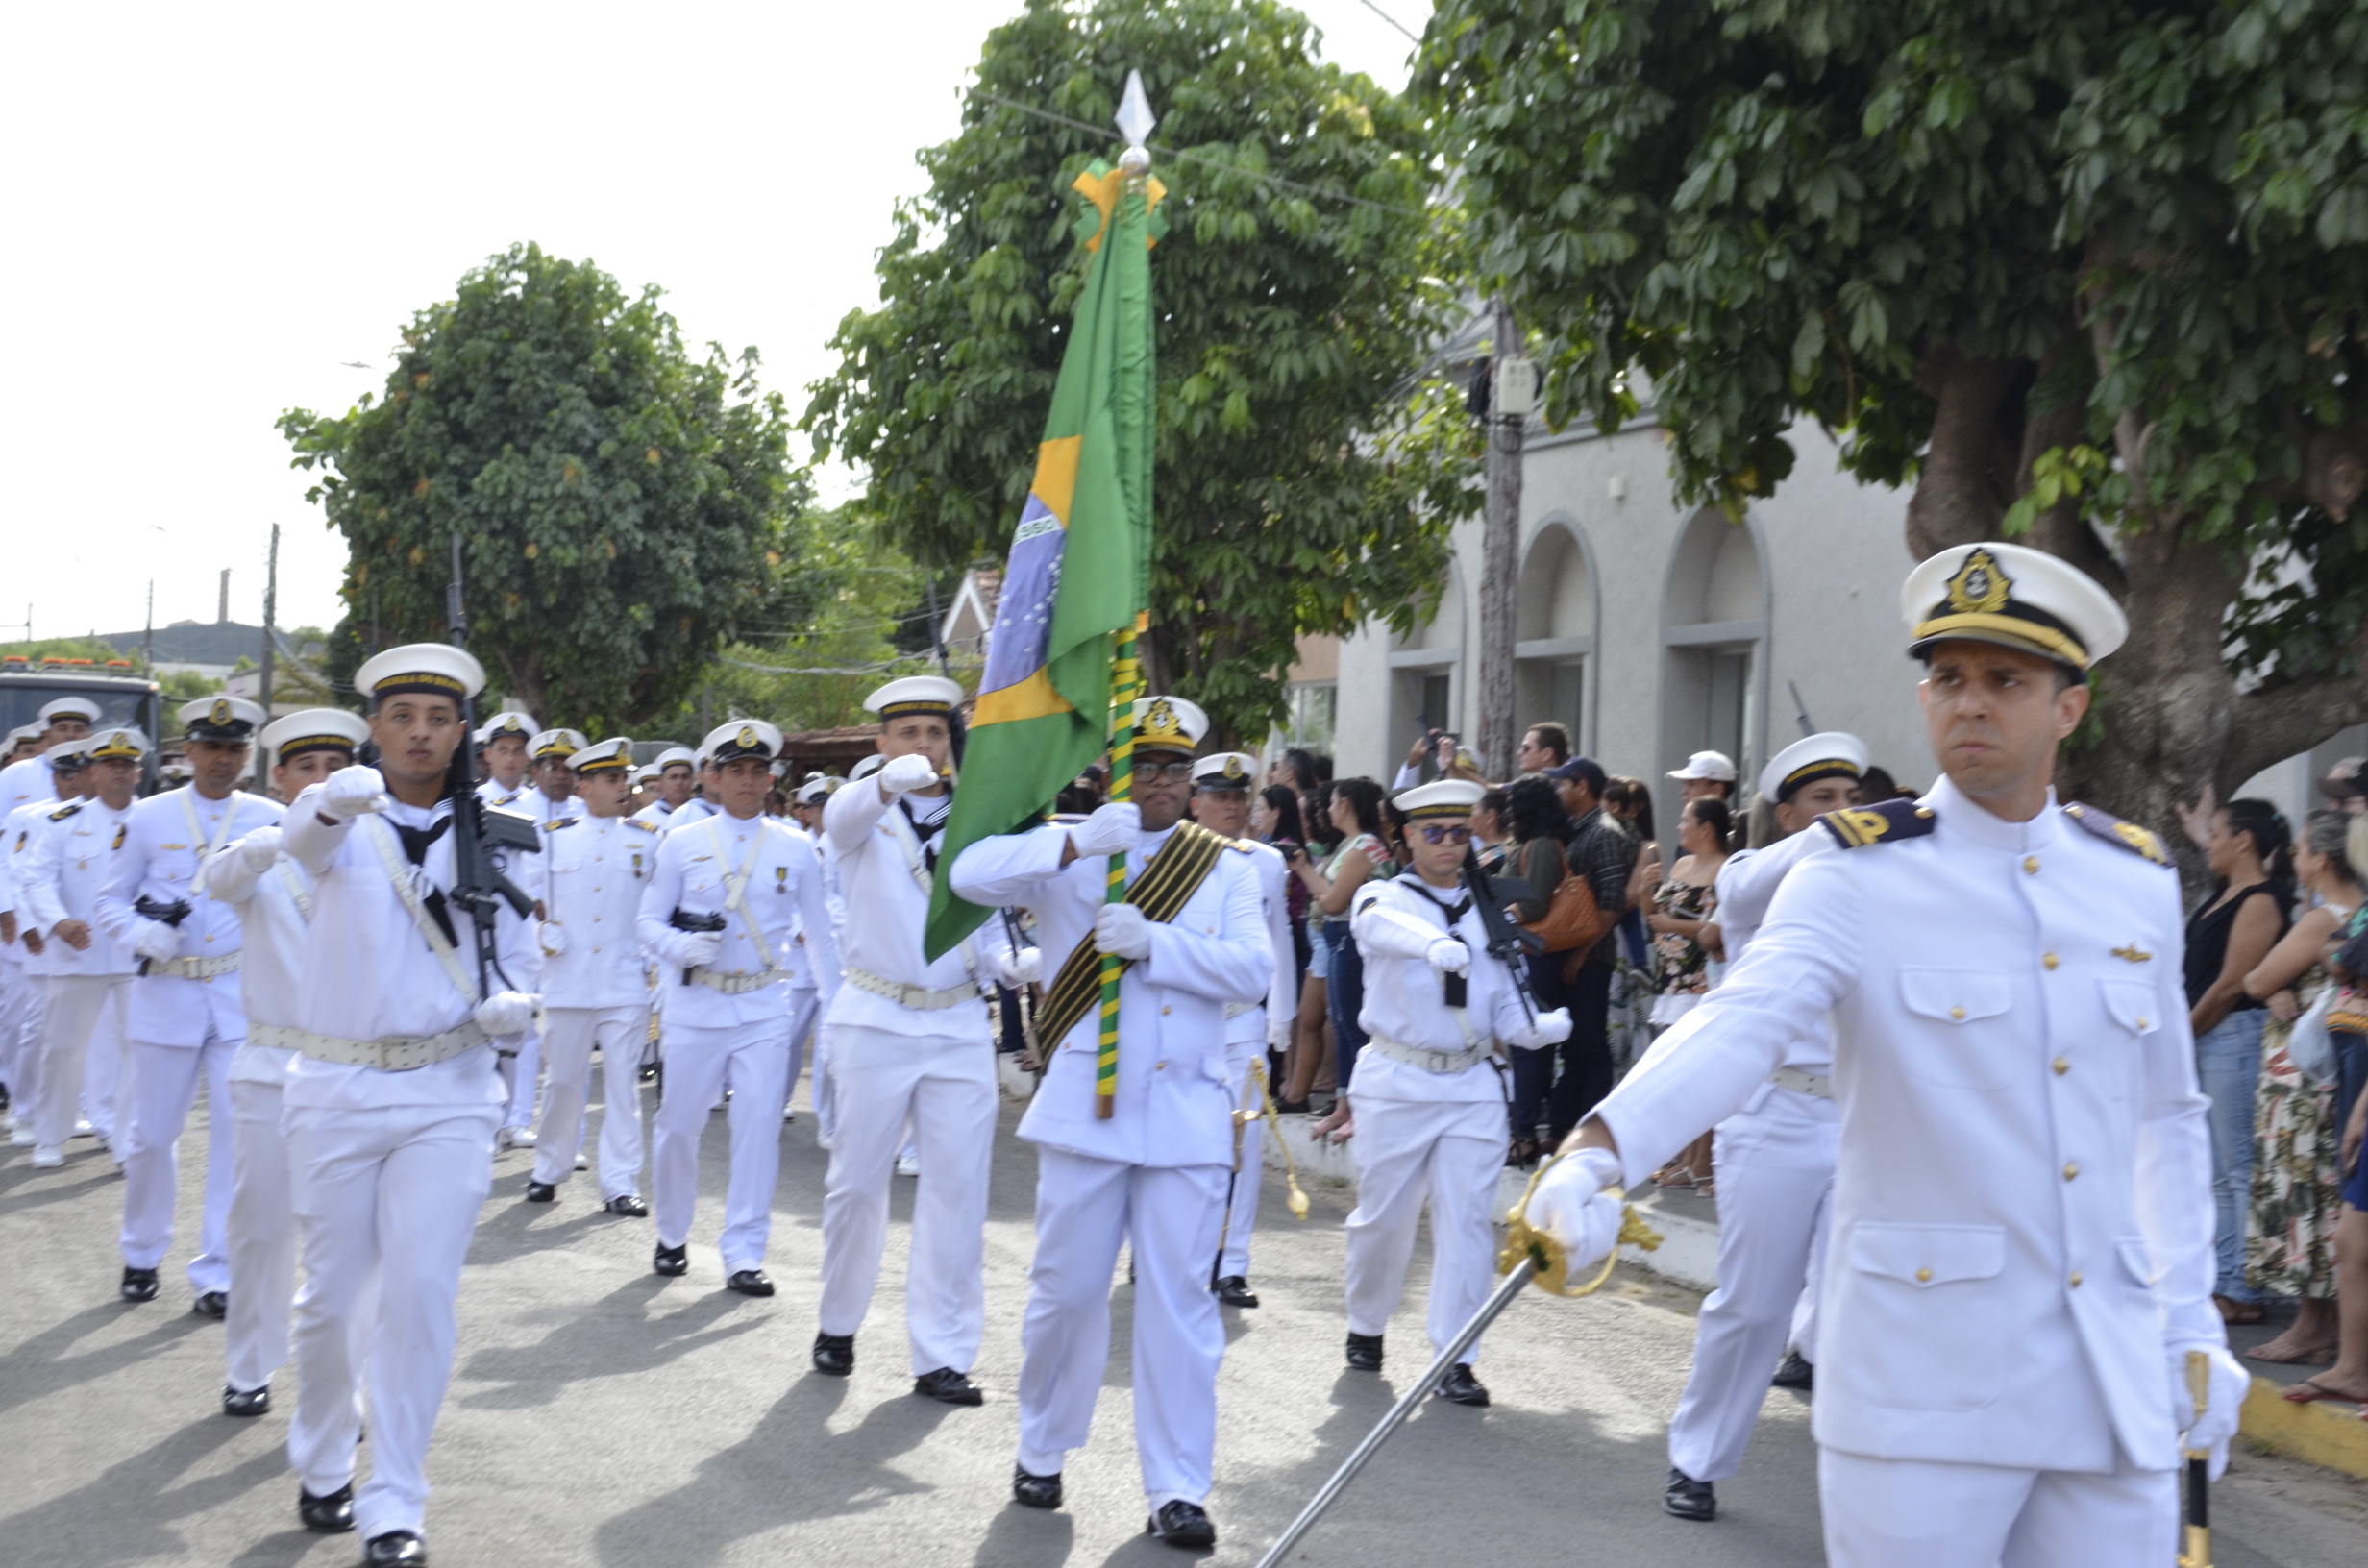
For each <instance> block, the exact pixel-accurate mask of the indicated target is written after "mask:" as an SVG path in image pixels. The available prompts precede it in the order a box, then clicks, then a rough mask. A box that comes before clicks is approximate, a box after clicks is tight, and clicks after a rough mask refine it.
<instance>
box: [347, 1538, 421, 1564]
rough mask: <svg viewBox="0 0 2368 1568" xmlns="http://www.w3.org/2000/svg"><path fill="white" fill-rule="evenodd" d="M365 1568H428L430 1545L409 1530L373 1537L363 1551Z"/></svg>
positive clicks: (362, 1558) (362, 1556)
mask: <svg viewBox="0 0 2368 1568" xmlns="http://www.w3.org/2000/svg"><path fill="white" fill-rule="evenodd" d="M361 1560H362V1563H363V1565H364V1568H427V1564H428V1543H427V1542H426V1541H423V1540H421V1539H420V1538H419V1537H418V1536H417V1535H414V1534H412V1533H411V1532H410V1531H407V1530H390V1531H387V1532H386V1533H385V1534H383V1535H373V1536H371V1537H370V1544H369V1545H367V1546H365V1547H363V1548H362V1549H361Z"/></svg>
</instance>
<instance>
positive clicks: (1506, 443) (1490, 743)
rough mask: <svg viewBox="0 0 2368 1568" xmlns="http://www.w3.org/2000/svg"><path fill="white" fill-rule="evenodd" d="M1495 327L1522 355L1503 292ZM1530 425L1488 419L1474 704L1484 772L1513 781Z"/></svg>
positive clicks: (1509, 349) (1500, 351)
mask: <svg viewBox="0 0 2368 1568" xmlns="http://www.w3.org/2000/svg"><path fill="white" fill-rule="evenodd" d="M1492 312H1493V314H1494V317H1495V324H1494V326H1493V327H1492V328H1491V329H1490V335H1491V337H1492V339H1493V347H1492V355H1493V356H1494V359H1495V360H1496V361H1499V362H1501V361H1503V360H1505V359H1508V358H1513V357H1517V356H1518V355H1519V354H1520V350H1521V339H1520V334H1519V332H1518V330H1517V328H1516V327H1515V326H1514V322H1513V307H1512V306H1509V305H1507V304H1506V303H1505V301H1504V298H1503V296H1501V295H1500V296H1498V297H1497V299H1496V301H1495V302H1494V305H1493V306H1492ZM1528 426H1529V418H1528V416H1527V415H1526V414H1525V413H1513V414H1507V413H1503V412H1500V411H1499V410H1498V409H1497V408H1496V406H1495V404H1494V403H1493V401H1492V402H1491V404H1490V406H1489V418H1488V442H1489V448H1488V510H1487V514H1486V518H1485V521H1484V522H1483V523H1482V525H1481V535H1480V659H1479V666H1480V668H1479V672H1478V674H1479V677H1480V680H1479V691H1478V693H1477V694H1476V695H1477V696H1478V698H1479V700H1478V701H1477V702H1476V703H1474V704H1473V711H1474V713H1475V715H1476V716H1477V719H1478V723H1476V724H1475V725H1474V726H1473V727H1474V729H1475V730H1476V731H1477V733H1476V734H1475V736H1474V737H1473V740H1474V743H1475V744H1474V746H1473V747H1472V749H1473V753H1474V755H1475V756H1476V757H1477V758H1478V760H1479V763H1480V772H1481V773H1482V774H1483V775H1485V776H1486V777H1489V778H1511V777H1512V776H1513V774H1514V767H1513V751H1514V744H1515V742H1516V740H1517V736H1516V735H1515V733H1514V728H1513V726H1514V723H1516V721H1515V718H1514V711H1513V710H1514V678H1513V677H1514V648H1515V635H1516V626H1515V619H1516V616H1517V613H1518V610H1519V604H1520V597H1519V595H1520V578H1521V442H1522V437H1523V435H1524V433H1525V432H1526V431H1527V429H1528Z"/></svg>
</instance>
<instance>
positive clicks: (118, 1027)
mask: <svg viewBox="0 0 2368 1568" xmlns="http://www.w3.org/2000/svg"><path fill="white" fill-rule="evenodd" d="M131 992H132V987H131V983H130V981H128V980H127V981H126V982H125V983H124V984H123V985H122V986H120V987H118V988H117V989H116V990H115V991H114V992H113V993H112V994H111V995H110V996H109V997H108V998H107V1007H106V1010H105V1011H103V1012H102V1013H100V1015H99V1023H98V1027H97V1028H95V1029H93V1030H91V1031H90V1049H89V1050H88V1051H87V1052H86V1053H85V1055H84V1058H83V1107H82V1110H83V1119H84V1120H85V1121H86V1122H88V1123H90V1130H91V1131H92V1132H94V1133H96V1134H98V1135H99V1137H101V1138H103V1139H107V1140H108V1141H109V1142H110V1143H112V1142H113V1141H114V1140H115V1137H116V1135H117V1134H120V1133H126V1132H129V1131H131V1127H132V1080H133V1077H134V1076H135V1073H134V1066H135V1064H136V1060H137V1059H136V1057H135V1056H134V1055H133V1053H132V1050H131V1045H130V1042H129V1041H127V1040H126V1039H125V1038H124V1033H123V1012H124V1003H125V1002H126V1001H127V1000H129V999H130V996H131ZM115 1162H116V1164H122V1163H123V1151H122V1150H121V1149H117V1150H116V1151H115Z"/></svg>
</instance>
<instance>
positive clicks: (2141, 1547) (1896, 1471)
mask: <svg viewBox="0 0 2368 1568" xmlns="http://www.w3.org/2000/svg"><path fill="white" fill-rule="evenodd" d="M1358 1136H1359V1137H1362V1136H1364V1135H1363V1133H1362V1132H1361V1131H1360V1133H1359V1135H1358ZM1726 1184H1727V1177H1726V1173H1725V1172H1724V1171H1721V1172H1719V1175H1718V1186H1719V1189H1720V1191H1721V1192H1724V1191H1725V1189H1726ZM1844 1354H1846V1352H1845V1353H1844ZM1817 1492H1818V1498H1819V1502H1820V1504H1821V1505H1822V1507H1823V1510H1824V1514H1825V1557H1826V1561H1827V1562H1828V1563H1829V1564H1831V1565H1832V1568H1899V1565H1900V1564H1902V1563H1912V1564H1914V1565H1915V1568H2162V1565H2163V1564H2164V1563H2167V1562H2169V1561H2171V1560H2172V1558H2173V1556H2174V1555H2175V1554H2176V1553H2177V1551H2178V1536H2179V1521H2180V1512H2179V1473H2178V1472H2177V1471H2175V1470H2139V1469H2134V1468H2133V1467H2132V1466H2131V1465H2130V1464H2129V1462H2128V1461H2127V1460H2126V1459H2125V1460H2123V1462H2122V1464H2121V1467H2120V1468H2119V1469H2118V1470H2115V1471H2113V1472H2111V1473H2109V1474H2084V1473H2082V1472H2078V1471H2071V1470H2010V1469H2006V1468H2003V1467H2000V1466H1996V1465H1986V1464H1940V1463H1936V1462H1934V1461H1932V1460H1928V1459H1878V1458H1869V1457H1867V1456H1865V1455H1862V1454H1843V1453H1839V1452H1837V1451H1836V1450H1834V1449H1831V1448H1820V1449H1819V1450H1818V1451H1817Z"/></svg>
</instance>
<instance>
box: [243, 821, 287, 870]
mask: <svg viewBox="0 0 2368 1568" xmlns="http://www.w3.org/2000/svg"><path fill="white" fill-rule="evenodd" d="M237 848H238V857H239V859H241V860H242V861H244V862H245V863H246V867H247V870H251V871H257V872H261V871H268V870H271V863H272V862H273V861H275V860H278V859H279V858H280V829H279V827H278V826H277V825H274V826H271V827H259V828H257V829H256V830H255V831H254V832H252V833H250V834H248V835H247V836H246V837H245V838H243V839H240V840H239V841H238V845H237Z"/></svg>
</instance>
